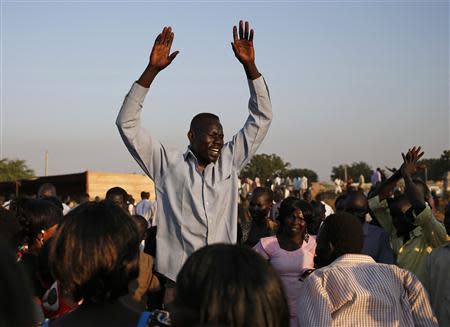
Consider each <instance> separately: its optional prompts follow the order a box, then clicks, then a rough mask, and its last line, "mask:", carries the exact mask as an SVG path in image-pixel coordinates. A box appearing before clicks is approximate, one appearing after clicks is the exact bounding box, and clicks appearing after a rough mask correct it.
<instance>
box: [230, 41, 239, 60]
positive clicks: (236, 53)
mask: <svg viewBox="0 0 450 327" xmlns="http://www.w3.org/2000/svg"><path fill="white" fill-rule="evenodd" d="M231 48H232V49H233V52H234V55H235V56H236V57H237V55H238V54H239V51H238V50H237V49H236V47H235V45H234V43H233V42H231Z"/></svg>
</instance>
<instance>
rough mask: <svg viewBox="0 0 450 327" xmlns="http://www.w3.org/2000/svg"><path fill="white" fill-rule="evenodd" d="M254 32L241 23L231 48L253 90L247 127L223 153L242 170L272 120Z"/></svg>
mask: <svg viewBox="0 0 450 327" xmlns="http://www.w3.org/2000/svg"><path fill="white" fill-rule="evenodd" d="M253 36H254V31H253V29H250V28H249V24H248V22H245V23H244V22H242V21H240V22H239V33H238V28H237V27H236V26H234V27H233V42H232V43H231V46H232V48H233V52H234V54H235V56H236V58H237V59H238V60H239V62H240V63H241V64H242V65H243V67H244V70H245V73H246V75H247V79H248V85H249V88H250V100H249V102H248V109H249V116H248V118H247V121H246V122H245V125H244V127H243V128H242V129H241V130H240V131H239V132H238V133H237V134H236V135H234V137H233V139H232V141H230V142H228V143H227V144H226V148H225V149H224V151H230V152H232V157H233V166H234V168H235V169H236V170H238V171H239V170H240V169H242V168H243V167H244V166H245V164H246V163H247V162H248V161H249V160H250V159H251V157H252V156H253V155H254V154H255V153H256V151H257V149H258V147H259V146H260V145H261V143H262V141H263V139H264V137H265V136H266V134H267V131H268V130H269V126H270V123H271V121H272V105H271V103H270V98H269V91H268V89H267V85H266V83H265V81H264V79H263V78H262V76H261V74H260V73H259V71H258V69H257V68H256V64H255V50H254V48H253Z"/></svg>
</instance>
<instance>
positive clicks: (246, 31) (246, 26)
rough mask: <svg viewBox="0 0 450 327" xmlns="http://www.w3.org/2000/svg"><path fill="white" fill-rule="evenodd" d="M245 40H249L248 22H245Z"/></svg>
mask: <svg viewBox="0 0 450 327" xmlns="http://www.w3.org/2000/svg"><path fill="white" fill-rule="evenodd" d="M244 39H246V40H248V22H247V21H246V22H245V28H244Z"/></svg>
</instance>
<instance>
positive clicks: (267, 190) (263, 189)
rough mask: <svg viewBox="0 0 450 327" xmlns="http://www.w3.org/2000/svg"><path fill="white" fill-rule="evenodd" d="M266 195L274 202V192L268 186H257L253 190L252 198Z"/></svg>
mask: <svg viewBox="0 0 450 327" xmlns="http://www.w3.org/2000/svg"><path fill="white" fill-rule="evenodd" d="M263 194H264V195H266V196H267V198H268V200H269V201H270V203H272V202H273V192H272V190H271V189H270V188H268V187H257V188H255V189H254V190H253V192H252V198H255V197H257V196H261V195H263Z"/></svg>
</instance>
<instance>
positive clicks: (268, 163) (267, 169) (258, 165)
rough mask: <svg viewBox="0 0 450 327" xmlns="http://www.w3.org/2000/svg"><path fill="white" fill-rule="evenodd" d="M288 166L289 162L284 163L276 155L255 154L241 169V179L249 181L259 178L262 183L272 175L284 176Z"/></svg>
mask: <svg viewBox="0 0 450 327" xmlns="http://www.w3.org/2000/svg"><path fill="white" fill-rule="evenodd" d="M289 165H290V164H289V162H284V161H283V159H281V158H280V157H279V156H277V155H276V154H265V153H262V154H257V155H255V156H254V157H253V158H252V160H250V162H249V163H248V164H247V165H246V166H245V167H244V169H242V171H241V177H248V178H251V179H254V178H255V177H259V178H260V179H261V181H262V182H264V181H266V180H267V179H268V178H272V176H273V175H274V174H282V175H285V174H286V171H287V169H288V167H289Z"/></svg>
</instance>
